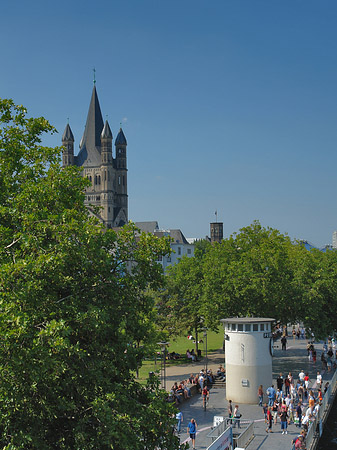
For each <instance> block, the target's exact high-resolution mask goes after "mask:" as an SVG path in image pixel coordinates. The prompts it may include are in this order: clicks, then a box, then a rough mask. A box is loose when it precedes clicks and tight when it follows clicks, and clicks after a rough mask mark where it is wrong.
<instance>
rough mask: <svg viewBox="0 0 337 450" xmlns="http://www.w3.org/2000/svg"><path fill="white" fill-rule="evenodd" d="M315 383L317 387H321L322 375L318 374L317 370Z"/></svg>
mask: <svg viewBox="0 0 337 450" xmlns="http://www.w3.org/2000/svg"><path fill="white" fill-rule="evenodd" d="M316 385H317V389H321V387H322V375H321V374H320V371H319V370H318V371H317V377H316Z"/></svg>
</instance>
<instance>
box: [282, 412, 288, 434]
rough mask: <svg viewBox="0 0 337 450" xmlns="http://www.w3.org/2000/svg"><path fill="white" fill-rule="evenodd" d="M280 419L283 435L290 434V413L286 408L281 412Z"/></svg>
mask: <svg viewBox="0 0 337 450" xmlns="http://www.w3.org/2000/svg"><path fill="white" fill-rule="evenodd" d="M280 419H281V430H282V434H288V430H287V428H288V413H287V409H286V408H283V409H282V410H281V414H280Z"/></svg>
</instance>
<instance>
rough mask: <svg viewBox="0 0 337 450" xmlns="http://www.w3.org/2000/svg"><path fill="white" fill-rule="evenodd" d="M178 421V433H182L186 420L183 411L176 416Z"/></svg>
mask: <svg viewBox="0 0 337 450" xmlns="http://www.w3.org/2000/svg"><path fill="white" fill-rule="evenodd" d="M176 419H177V432H178V433H180V431H181V422H183V420H184V417H183V413H182V412H181V411H179V412H178V413H177V414H176Z"/></svg>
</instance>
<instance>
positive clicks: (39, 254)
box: [0, 100, 179, 450]
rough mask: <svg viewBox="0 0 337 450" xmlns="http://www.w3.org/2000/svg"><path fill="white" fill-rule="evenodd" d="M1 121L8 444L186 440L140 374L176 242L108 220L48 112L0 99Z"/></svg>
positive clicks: (2, 389) (1, 335)
mask: <svg viewBox="0 0 337 450" xmlns="http://www.w3.org/2000/svg"><path fill="white" fill-rule="evenodd" d="M0 124H1V128H0V308H1V315H0V446H1V445H2V446H3V447H4V446H12V447H11V448H12V449H39V450H44V449H50V448H58V449H72V450H74V449H111V448H116V449H117V448H118V449H120V448H123V449H126V450H127V449H133V450H134V449H142V450H143V449H144V448H146V449H154V448H163V449H164V448H165V449H176V448H179V443H178V441H177V439H176V438H175V437H174V436H173V435H172V433H168V432H167V431H168V430H169V429H170V427H171V425H172V409H171V406H170V405H168V404H167V403H166V402H165V401H164V398H165V394H164V393H162V392H160V391H159V390H158V387H157V386H156V385H155V384H152V385H150V384H148V385H147V386H145V387H142V386H141V385H139V384H138V383H137V382H136V381H135V380H134V376H133V373H134V371H135V370H136V368H137V367H138V366H139V364H140V363H141V360H142V357H143V355H144V351H145V348H144V347H142V346H140V345H139V346H137V345H134V344H135V342H141V341H144V342H147V340H149V339H150V336H149V334H150V332H151V326H144V323H147V321H148V320H150V319H151V314H153V307H154V305H153V300H152V298H151V297H150V296H148V295H144V292H145V291H146V290H148V289H150V288H151V289H158V288H159V287H160V286H161V283H162V273H161V269H160V267H159V265H158V264H157V263H156V262H155V261H156V260H157V259H158V257H159V256H161V255H163V254H166V253H167V252H168V251H169V243H168V242H167V241H166V240H165V239H156V238H154V237H151V236H149V235H145V234H142V235H141V236H139V237H138V236H137V234H136V232H135V229H134V226H133V225H129V226H127V227H125V228H124V229H123V230H122V231H121V232H120V233H118V234H116V233H115V232H113V231H112V230H106V231H105V232H104V230H103V229H102V228H101V227H100V226H99V225H98V224H97V222H96V221H95V219H94V218H91V217H89V215H88V211H87V209H86V208H85V207H84V203H83V201H84V190H85V186H86V183H87V182H86V181H85V180H84V179H83V178H82V177H81V176H80V173H79V172H78V170H77V169H76V168H75V167H69V168H67V169H62V168H61V167H60V162H59V161H60V149H51V148H46V147H43V146H41V137H42V134H43V133H44V132H54V131H55V130H54V129H53V127H52V126H51V125H50V124H49V123H48V122H47V121H46V120H45V119H44V118H35V119H34V118H27V116H26V110H25V108H23V107H22V106H16V105H14V103H13V102H12V101H11V100H0ZM173 421H174V420H173ZM8 448H9V447H8Z"/></svg>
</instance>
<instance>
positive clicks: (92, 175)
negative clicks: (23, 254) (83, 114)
mask: <svg viewBox="0 0 337 450" xmlns="http://www.w3.org/2000/svg"><path fill="white" fill-rule="evenodd" d="M112 140H113V136H112V132H111V129H110V126H109V123H108V121H107V120H106V121H105V123H103V118H102V113H101V108H100V105H99V101H98V97H97V92H96V87H95V84H94V88H93V91H92V96H91V101H90V106H89V111H88V116H87V122H86V125H85V130H84V134H83V137H82V139H81V142H80V151H79V153H78V155H77V156H75V155H74V136H73V133H72V131H71V129H70V126H69V124H67V126H66V128H65V130H64V133H63V136H62V145H63V147H64V150H63V167H67V166H71V165H75V166H78V167H81V168H82V175H83V176H84V177H86V178H87V179H88V180H89V181H90V186H89V187H88V188H87V189H86V193H85V205H86V206H87V207H88V208H89V209H90V210H91V211H92V212H93V207H100V208H101V209H100V211H99V213H98V218H99V219H100V220H101V221H102V223H103V224H104V225H105V226H106V227H107V228H111V227H120V226H123V225H125V224H126V223H127V222H128V181H127V163H126V146H127V142H126V138H125V136H124V133H123V130H122V128H120V130H119V132H118V134H117V137H116V139H115V157H114V156H113V154H112Z"/></svg>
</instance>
